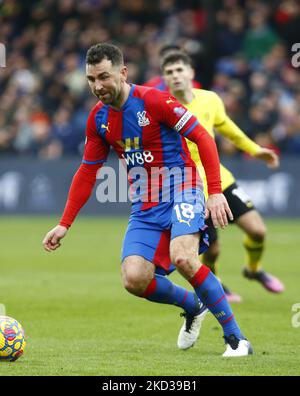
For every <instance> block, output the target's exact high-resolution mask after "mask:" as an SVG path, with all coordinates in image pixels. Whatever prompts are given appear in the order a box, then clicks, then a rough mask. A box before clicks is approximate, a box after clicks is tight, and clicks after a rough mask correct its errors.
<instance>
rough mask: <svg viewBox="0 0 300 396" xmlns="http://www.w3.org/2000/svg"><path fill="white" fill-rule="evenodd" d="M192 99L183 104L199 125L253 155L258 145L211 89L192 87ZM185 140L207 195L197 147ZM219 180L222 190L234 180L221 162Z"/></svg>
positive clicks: (212, 134)
mask: <svg viewBox="0 0 300 396" xmlns="http://www.w3.org/2000/svg"><path fill="white" fill-rule="evenodd" d="M193 94H194V99H193V100H192V102H190V103H189V104H184V106H185V107H186V108H187V109H188V110H189V111H190V112H191V113H192V114H194V115H195V116H196V117H197V119H198V121H199V122H200V124H201V125H203V127H204V128H205V129H206V130H207V131H208V132H209V133H210V135H211V136H212V137H213V138H215V134H214V130H216V131H217V132H219V133H220V134H221V135H223V136H225V137H226V138H228V139H229V140H230V141H231V142H232V143H233V144H234V145H235V146H236V147H237V148H239V149H240V150H243V151H245V152H247V153H249V154H251V155H255V154H256V153H257V151H258V150H259V148H260V146H259V145H257V144H256V143H255V142H253V141H252V140H251V139H249V138H248V137H247V136H246V135H245V133H244V132H243V131H242V130H241V129H240V128H239V127H238V126H237V125H236V124H235V123H234V122H233V121H232V120H231V119H230V118H229V117H228V116H227V114H226V111H225V107H224V104H223V102H222V100H221V98H220V97H219V96H218V95H217V94H216V93H215V92H212V91H207V90H204V89H193ZM186 140H187V144H188V148H189V150H190V153H191V156H192V159H193V161H194V162H195V163H196V165H197V168H198V171H199V173H200V176H201V178H202V180H203V183H204V191H205V195H206V196H207V181H206V176H205V171H204V168H203V165H202V163H201V160H200V156H199V152H198V147H197V145H196V144H195V143H193V142H191V141H190V140H188V139H186ZM220 166H221V168H220V170H221V181H222V190H223V191H224V190H225V189H226V188H227V187H229V186H230V185H231V184H233V183H234V182H235V178H234V176H233V174H232V173H231V172H230V171H229V170H228V169H227V168H225V166H223V165H222V164H221V165H220Z"/></svg>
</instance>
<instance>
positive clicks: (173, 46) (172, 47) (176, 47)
mask: <svg viewBox="0 0 300 396" xmlns="http://www.w3.org/2000/svg"><path fill="white" fill-rule="evenodd" d="M171 51H180V47H179V45H177V44H167V45H164V46H163V47H161V49H160V50H159V57H160V58H163V57H164V56H165V55H166V54H167V53H168V52H171Z"/></svg>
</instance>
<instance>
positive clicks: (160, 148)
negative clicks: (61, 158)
mask: <svg viewBox="0 0 300 396" xmlns="http://www.w3.org/2000/svg"><path fill="white" fill-rule="evenodd" d="M86 75H87V79H88V83H89V86H90V88H91V91H92V92H93V93H94V94H95V95H96V96H97V97H98V99H99V100H100V101H99V102H98V103H97V104H96V106H95V107H94V108H93V109H92V111H91V113H90V115H89V118H88V122H87V129H86V138H87V139H86V144H85V150H84V155H83V161H82V164H81V165H80V167H79V169H78V171H77V172H76V174H75V176H74V178H73V181H72V184H71V187H70V191H69V196H68V200H67V203H66V207H65V210H64V213H63V215H62V218H61V220H60V223H59V225H57V226H56V227H54V228H53V229H52V230H50V231H49V232H48V233H47V235H46V236H45V238H44V240H43V246H44V248H45V250H46V251H49V252H50V251H53V250H56V249H57V248H58V247H59V246H60V240H61V239H62V238H63V237H65V235H66V234H67V231H68V228H69V227H70V226H71V224H72V223H73V221H74V220H75V218H76V216H77V214H78V212H79V210H80V209H81V208H82V206H83V205H84V204H85V203H86V201H87V200H88V198H89V196H90V195H91V192H92V189H93V186H94V184H95V181H96V173H97V171H98V169H99V168H100V167H101V166H102V164H103V163H104V162H105V161H106V158H107V156H108V153H109V149H110V147H112V148H113V149H114V150H115V151H116V153H117V155H118V156H119V157H120V159H121V160H122V161H123V163H124V165H125V166H126V168H127V171H128V177H129V182H130V184H131V187H132V192H133V194H132V211H131V215H130V219H129V223H128V228H127V231H126V235H125V238H124V242H123V250H122V277H123V284H124V287H125V288H126V290H128V291H129V292H130V293H132V294H134V295H136V296H138V297H142V298H146V299H148V300H149V301H153V302H157V303H163V304H170V305H176V306H179V307H181V308H183V309H184V311H185V317H186V321H191V322H192V323H194V322H197V321H200V322H201V317H202V314H203V313H204V312H206V311H207V309H209V310H210V311H211V312H212V314H213V315H214V316H215V318H216V319H217V320H218V322H219V323H220V325H221V327H222V329H223V332H224V339H225V343H226V345H227V347H226V351H225V352H224V354H223V356H224V357H236V356H245V355H249V354H251V353H252V347H251V344H250V342H249V341H248V340H247V339H246V338H245V336H244V335H243V334H242V332H241V330H240V328H239V326H238V324H237V322H236V320H235V318H234V315H233V313H232V310H231V308H230V305H229V303H228V301H227V300H226V298H225V294H224V290H223V288H222V286H221V284H220V282H219V281H218V279H217V278H216V277H215V276H214V274H213V273H212V272H211V271H210V270H209V268H208V267H206V266H205V265H202V264H201V263H200V261H199V257H198V254H199V251H204V250H205V248H206V246H207V239H206V233H205V227H206V226H205V215H206V216H207V215H208V214H210V216H211V218H212V221H213V224H214V226H215V227H219V226H220V227H222V228H223V227H225V226H226V225H227V224H228V218H227V216H228V217H229V219H232V213H231V211H230V209H229V206H228V204H227V201H226V199H225V197H224V196H223V194H222V189H221V180H220V165H219V159H218V153H217V149H216V145H215V142H214V140H213V138H212V137H211V136H210V135H209V133H208V132H207V131H206V130H205V129H204V128H203V127H202V126H201V125H200V123H199V122H198V121H197V119H196V118H195V117H194V116H193V115H192V114H191V113H190V112H189V111H187V109H186V108H185V107H183V106H182V105H181V104H180V103H179V102H178V101H176V100H175V99H174V98H173V97H171V96H170V95H169V94H167V93H162V92H160V91H158V90H156V89H153V88H147V87H141V86H138V85H135V84H132V85H130V84H128V83H127V81H126V79H127V68H126V66H125V65H124V61H123V55H122V53H121V51H120V50H119V48H118V47H116V46H114V45H111V44H106V43H103V44H97V45H94V46H93V47H91V48H90V49H89V51H88V52H87V58H86ZM183 137H187V138H188V139H190V140H192V141H193V142H194V143H195V144H197V147H198V150H199V155H200V157H201V160H202V163H203V166H204V168H205V172H206V177H207V184H208V194H209V195H208V199H207V202H206V204H205V200H204V194H203V188H202V187H203V186H202V182H201V179H200V177H199V175H198V172H197V171H196V166H195V163H194V162H193V160H192V159H191V157H190V155H189V151H188V149H187V144H186V141H185V139H184V138H183ZM187 170H189V172H187ZM160 171H162V172H163V173H164V174H168V172H172V173H174V174H173V176H174V177H171V178H169V183H167V185H166V184H165V179H164V177H162V179H161V178H160V177H159V178H155V180H156V182H155V183H150V184H149V180H151V179H152V176H153V174H154V175H157V172H160ZM137 175H138V176H137ZM137 182H138V183H139V188H138V189H136V190H135V185H136V183H137ZM149 187H151V188H149ZM153 191H155V192H154V194H153ZM166 192H167V193H168V194H169V199H163V198H164V196H165V194H166ZM168 194H167V195H168ZM152 195H154V197H152ZM153 198H154V199H153ZM171 263H173V264H174V265H175V266H176V268H177V270H178V271H179V272H180V274H181V275H182V276H183V277H184V278H185V279H187V281H188V282H189V283H190V284H191V285H192V287H193V288H194V292H191V291H188V290H186V289H184V288H182V287H180V286H177V285H175V284H174V283H172V282H171V281H170V280H169V279H168V278H167V277H164V276H161V275H158V274H157V273H156V272H155V269H156V267H161V268H163V269H165V270H168V268H169V266H170V264H171ZM191 330H192V328H191ZM192 333H193V331H192ZM190 335H191V334H189V332H185V331H183V332H182V333H181V337H182V338H183V340H181V341H182V342H183V343H184V342H185V341H186V345H187V348H188V347H190V346H192V345H193V343H194V342H195V340H196V338H195V337H197V334H192V336H193V337H192V338H191V337H190Z"/></svg>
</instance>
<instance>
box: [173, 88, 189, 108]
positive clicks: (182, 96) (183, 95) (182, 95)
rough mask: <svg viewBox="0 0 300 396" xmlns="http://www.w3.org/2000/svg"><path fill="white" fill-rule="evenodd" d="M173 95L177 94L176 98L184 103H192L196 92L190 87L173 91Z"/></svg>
mask: <svg viewBox="0 0 300 396" xmlns="http://www.w3.org/2000/svg"><path fill="white" fill-rule="evenodd" d="M172 95H173V96H175V98H176V99H177V100H178V101H179V102H180V103H182V104H188V103H191V101H192V100H193V99H194V94H193V92H192V90H190V89H188V90H186V91H178V92H172Z"/></svg>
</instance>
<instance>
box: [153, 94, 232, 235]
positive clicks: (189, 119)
mask: <svg viewBox="0 0 300 396" xmlns="http://www.w3.org/2000/svg"><path fill="white" fill-rule="evenodd" d="M151 93H152V95H151V98H150V99H149V101H150V106H149V108H151V109H152V111H153V112H154V116H155V117H156V119H157V120H159V121H160V122H161V123H164V124H165V125H167V126H168V127H171V128H173V129H174V130H175V131H176V132H178V133H179V134H180V135H182V136H184V137H186V138H187V139H189V140H191V141H193V142H194V143H196V144H197V146H198V151H199V155H200V158H201V162H202V164H203V166H204V169H205V173H206V178H207V186H208V194H209V198H208V200H207V202H206V217H208V215H209V214H210V216H211V218H212V221H213V224H214V225H215V227H218V226H221V227H222V228H223V227H225V226H226V225H227V224H228V219H227V216H228V217H229V218H230V219H231V220H232V219H233V216H232V213H231V210H230V208H229V205H228V203H227V200H226V198H225V197H224V195H223V194H222V187H221V175H220V161H219V155H218V151H217V147H216V144H215V141H214V139H213V138H212V137H211V136H210V134H209V133H208V132H207V131H206V129H205V128H204V127H203V126H202V125H200V123H199V121H198V120H197V118H196V117H195V116H194V115H193V114H192V113H190V112H189V111H188V110H187V109H186V108H185V107H184V106H182V105H181V104H180V103H179V102H178V101H177V100H176V99H175V98H173V97H170V95H168V94H165V93H161V92H158V91H156V90H155V91H151ZM148 95H149V94H148Z"/></svg>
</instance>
